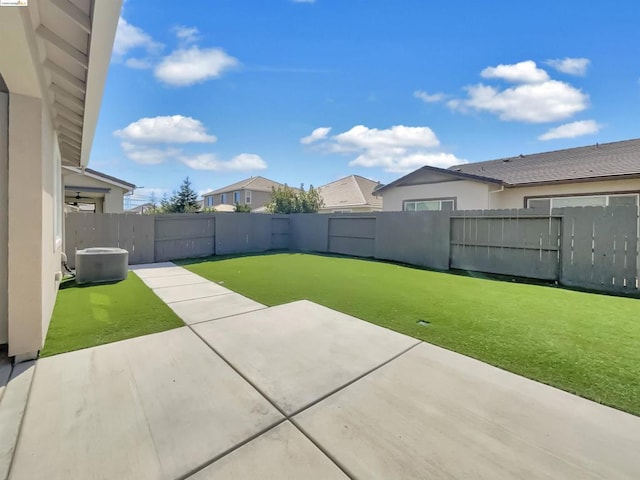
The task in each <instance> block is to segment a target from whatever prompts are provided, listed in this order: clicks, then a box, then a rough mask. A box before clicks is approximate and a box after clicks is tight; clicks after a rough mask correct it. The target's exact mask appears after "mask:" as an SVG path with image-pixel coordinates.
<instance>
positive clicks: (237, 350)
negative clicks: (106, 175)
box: [0, 264, 640, 480]
mask: <svg viewBox="0 0 640 480" xmlns="http://www.w3.org/2000/svg"><path fill="white" fill-rule="evenodd" d="M135 271H136V273H137V274H138V275H139V276H140V277H141V278H142V279H143V281H144V282H145V283H146V284H147V285H148V286H149V287H150V288H152V289H153V290H154V291H155V292H156V294H157V295H158V296H159V297H160V298H162V299H163V300H164V301H166V302H167V304H168V305H169V306H170V307H171V308H172V309H173V310H174V311H175V312H176V313H177V314H178V315H180V316H181V318H182V319H183V320H184V321H185V324H186V325H187V326H185V327H183V328H178V329H175V330H171V331H167V332H163V333H158V334H153V335H148V336H144V337H138V338H134V339H131V340H125V341H122V342H117V343H112V344H108V345H103V346H100V347H95V348H90V349H86V350H81V351H77V352H71V353H67V354H63V355H58V356H54V357H50V358H44V359H41V360H39V361H38V362H37V365H36V368H35V373H34V374H33V382H32V383H31V391H30V394H29V400H28V404H27V409H26V413H25V415H24V419H23V422H22V428H21V431H20V436H19V440H18V444H17V447H16V449H15V454H14V456H13V461H12V464H11V472H10V478H12V479H16V480H22V479H25V480H26V479H28V480H36V479H45V478H46V479H54V478H59V479H83V480H84V479H92V478H96V479H97V478H101V479H102V478H105V479H128V478H130V479H183V478H192V479H198V480H204V479H253V478H261V479H294V478H295V479H298V478H300V479H323V480H325V479H344V478H359V479H375V478H379V479H413V478H415V479H424V478H429V479H452V478H474V479H475V478H484V479H492V480H496V479H507V478H513V479H522V478H526V479H537V478H540V479H542V478H568V479H575V478H580V479H588V478H594V479H595V478H598V479H618V478H629V479H638V478H640V455H638V453H639V452H640V418H638V417H635V416H632V415H628V414H625V413H622V412H620V411H617V410H614V409H610V408H608V407H604V406H602V405H598V404H596V403H593V402H590V401H587V400H584V399H582V398H579V397H576V396H574V395H570V394H568V393H565V392H562V391H560V390H557V389H554V388H551V387H548V386H546V385H543V384H540V383H537V382H533V381H531V380H527V379H525V378H522V377H519V376H517V375H513V374H510V373H507V372H505V371H503V370H500V369H497V368H494V367H491V366H489V365H486V364H484V363H481V362H478V361H476V360H473V359H470V358H468V357H464V356H462V355H458V354H456V353H452V352H450V351H447V350H444V349H441V348H438V347H435V346H433V345H429V344H426V343H423V342H420V341H417V340H415V339H413V338H410V337H407V336H404V335H401V334H398V333H395V332H392V331H389V330H386V329H383V328H380V327H377V326H375V325H373V324H370V323H367V322H364V321H361V320H358V319H355V318H353V317H350V316H347V315H344V314H341V313H338V312H335V311H333V310H330V309H328V308H325V307H322V306H319V305H316V304H313V303H311V302H308V301H300V302H294V303H290V304H287V305H281V306H277V307H273V308H267V307H265V306H264V305H260V304H258V303H256V302H253V301H251V300H249V299H247V298H245V297H242V296H240V295H238V294H236V293H233V292H231V291H230V290H228V289H225V288H224V287H222V286H221V285H217V284H214V283H212V282H209V281H207V280H205V279H203V278H202V277H199V276H197V275H195V274H193V273H190V272H188V271H186V270H184V269H182V268H180V267H176V266H175V265H173V264H157V265H151V266H145V267H144V268H137V269H135ZM11 390H12V384H11V382H9V386H8V387H7V389H6V392H5V398H6V396H7V394H9V393H10V392H11ZM1 413H2V409H1V408H0V415H1ZM0 461H1V460H0Z"/></svg>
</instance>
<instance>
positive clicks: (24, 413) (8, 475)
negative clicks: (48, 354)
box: [0, 360, 38, 480]
mask: <svg viewBox="0 0 640 480" xmlns="http://www.w3.org/2000/svg"><path fill="white" fill-rule="evenodd" d="M16 368H17V366H16V365H15V364H14V365H12V367H11V374H10V376H9V382H11V380H13V378H14V377H13V374H14V372H15V371H16ZM37 369H38V361H37V360H36V361H34V363H33V373H32V374H31V379H30V381H29V388H28V389H27V393H26V395H25V405H24V410H23V411H22V416H21V418H20V419H19V420H18V429H17V430H18V433H17V435H16V440H15V443H14V444H13V449H12V451H11V461H10V462H9V466H8V468H7V471H6V477H4V478H0V480H7V479H9V478H11V471H12V470H13V464H14V462H15V458H16V450H17V449H18V444H19V443H20V438H21V437H22V426H23V425H24V419H25V418H26V416H27V415H28V412H29V399H30V398H31V390H32V389H33V383H34V379H35V376H36V370H37ZM23 374H26V370H25V371H24V372H21V373H20V375H23ZM8 387H9V383H7V387H6V388H8ZM6 388H5V392H4V393H5V396H6V393H7V391H6ZM3 398H4V397H3Z"/></svg>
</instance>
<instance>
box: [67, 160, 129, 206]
mask: <svg viewBox="0 0 640 480" xmlns="http://www.w3.org/2000/svg"><path fill="white" fill-rule="evenodd" d="M62 179H63V183H64V185H65V186H67V185H70V186H74V187H97V188H110V189H111V191H110V192H109V193H105V194H104V199H101V198H96V199H94V200H91V201H88V200H80V202H87V203H95V204H96V213H123V212H124V194H125V190H124V189H123V188H120V187H116V186H115V185H112V184H110V183H106V182H102V181H100V180H98V179H95V178H91V177H87V176H85V175H82V174H80V173H75V172H70V171H69V170H63V173H62ZM75 195H76V192H74V191H71V190H69V191H65V197H66V199H65V200H66V201H68V202H73V201H74V198H73V197H74V196H75ZM80 195H81V196H85V195H83V193H82V192H80Z"/></svg>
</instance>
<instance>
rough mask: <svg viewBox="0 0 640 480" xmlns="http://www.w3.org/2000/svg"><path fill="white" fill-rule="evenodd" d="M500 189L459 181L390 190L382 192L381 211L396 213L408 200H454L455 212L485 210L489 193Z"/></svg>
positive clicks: (487, 205) (478, 183)
mask: <svg viewBox="0 0 640 480" xmlns="http://www.w3.org/2000/svg"><path fill="white" fill-rule="evenodd" d="M499 188H500V187H498V186H496V185H489V184H486V183H481V182H475V181H469V180H460V181H452V182H443V183H429V184H423V185H407V186H398V187H394V188H390V189H389V190H387V191H385V192H384V197H383V203H382V209H383V211H385V212H398V211H402V209H403V202H405V201H408V200H436V199H449V198H455V199H456V209H457V210H476V209H487V208H490V207H489V191H490V190H496V189H499Z"/></svg>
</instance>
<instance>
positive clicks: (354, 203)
mask: <svg viewBox="0 0 640 480" xmlns="http://www.w3.org/2000/svg"><path fill="white" fill-rule="evenodd" d="M378 185H379V183H378V182H374V181H373V180H369V179H368V178H364V177H361V176H359V175H349V176H348V177H345V178H341V179H340V180H336V181H335V182H331V183H327V184H326V185H323V186H321V187H319V188H318V192H319V193H320V195H321V196H322V199H323V200H324V208H336V207H358V206H371V207H377V208H382V199H381V198H378V197H375V196H374V195H373V190H374V188H376V187H377V186H378Z"/></svg>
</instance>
